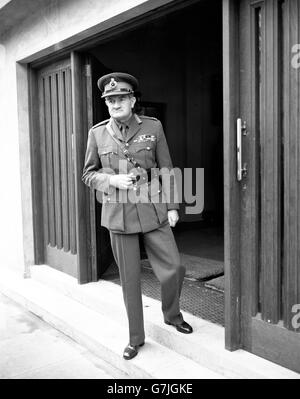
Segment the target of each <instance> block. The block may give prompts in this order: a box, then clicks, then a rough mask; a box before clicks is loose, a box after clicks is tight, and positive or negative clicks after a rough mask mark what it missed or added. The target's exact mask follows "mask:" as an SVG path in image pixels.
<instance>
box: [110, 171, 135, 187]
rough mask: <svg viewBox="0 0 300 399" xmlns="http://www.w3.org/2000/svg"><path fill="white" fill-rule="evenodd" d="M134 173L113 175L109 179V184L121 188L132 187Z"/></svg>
mask: <svg viewBox="0 0 300 399" xmlns="http://www.w3.org/2000/svg"><path fill="white" fill-rule="evenodd" d="M131 176H132V173H131V174H129V175H125V174H120V175H112V176H111V177H110V180H109V184H110V185H111V186H114V187H116V188H119V189H120V190H128V189H130V188H132V185H133V184H132V178H131Z"/></svg>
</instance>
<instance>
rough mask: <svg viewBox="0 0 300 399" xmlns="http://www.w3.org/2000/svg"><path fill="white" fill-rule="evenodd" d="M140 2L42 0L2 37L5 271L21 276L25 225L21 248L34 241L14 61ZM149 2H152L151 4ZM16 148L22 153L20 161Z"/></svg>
mask: <svg viewBox="0 0 300 399" xmlns="http://www.w3.org/2000/svg"><path fill="white" fill-rule="evenodd" d="M141 3H147V2H145V1H141V0H114V1H111V0H72V1H70V0H64V1H61V0H54V1H47V2H46V1H45V2H44V4H45V8H39V9H37V11H36V13H34V14H31V15H29V16H28V17H27V18H26V19H25V20H23V21H22V22H21V23H19V22H18V23H16V24H15V27H14V28H13V29H12V30H10V31H9V32H6V33H5V34H4V35H2V36H0V133H1V144H0V170H1V180H0V181H1V196H0V267H9V268H10V269H14V270H16V271H18V272H21V273H23V270H24V251H23V227H24V237H25V247H27V244H28V245H29V244H30V242H32V228H31V220H30V218H28V217H29V216H30V214H31V210H30V209H28V207H30V206H31V204H29V202H28V198H30V196H31V187H30V162H29V159H28V154H27V149H28V147H29V142H28V136H27V133H26V132H27V128H26V127H24V126H18V116H17V92H16V61H17V60H20V59H23V58H25V57H27V56H29V55H31V54H33V53H35V52H37V51H40V50H42V49H44V48H46V47H48V46H50V45H53V44H55V43H58V42H60V41H61V40H63V39H66V38H68V37H70V36H72V35H75V34H77V33H79V32H81V31H83V30H85V29H88V28H90V27H92V26H94V25H96V24H99V23H100V22H102V21H104V20H106V19H109V18H110V17H112V16H114V15H117V14H119V13H121V12H123V11H126V10H128V9H130V8H132V7H135V6H137V5H139V4H141ZM152 3H156V2H155V1H154V2H153V0H152ZM39 4H41V3H39ZM19 7H22V2H19ZM0 12H1V10H0ZM24 90H25V89H24ZM21 94H22V93H20V94H19V95H21ZM24 94H25V93H24ZM24 98H25V97H24ZM21 108H22V109H21V110H20V111H21V112H23V113H26V112H27V104H26V101H25V102H24V101H23V105H22V107H21ZM19 132H20V137H19ZM23 132H24V133H23ZM19 144H21V147H20V146H19ZM19 148H21V151H22V161H21V162H20V158H19ZM21 168H22V176H23V177H22V180H23V187H24V186H26V187H28V190H27V189H26V191H25V196H23V199H21V179H20V169H21ZM26 197H27V198H26ZM22 207H23V209H25V210H26V208H27V211H26V212H25V214H26V216H25V220H24V226H23V227H22ZM26 252H27V253H26V262H27V263H29V264H30V263H32V262H33V254H32V251H26Z"/></svg>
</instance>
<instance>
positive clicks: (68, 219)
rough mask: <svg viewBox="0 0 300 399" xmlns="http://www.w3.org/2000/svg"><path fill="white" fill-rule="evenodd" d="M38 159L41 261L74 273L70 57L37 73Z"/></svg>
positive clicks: (75, 260) (74, 225)
mask: <svg viewBox="0 0 300 399" xmlns="http://www.w3.org/2000/svg"><path fill="white" fill-rule="evenodd" d="M38 88H39V104H40V106H39V107H40V108H39V113H40V132H41V160H42V175H43V179H42V180H43V187H42V192H41V196H42V201H43V225H44V262H45V263H46V264H48V265H50V266H52V267H54V268H56V269H58V270H61V271H64V272H66V273H68V274H71V275H72V276H76V273H77V243H76V213H75V185H74V167H73V157H72V132H73V127H72V84H71V67H70V61H69V60H66V61H63V62H59V63H56V64H53V65H51V66H50V67H46V68H44V69H42V70H40V71H39V73H38Z"/></svg>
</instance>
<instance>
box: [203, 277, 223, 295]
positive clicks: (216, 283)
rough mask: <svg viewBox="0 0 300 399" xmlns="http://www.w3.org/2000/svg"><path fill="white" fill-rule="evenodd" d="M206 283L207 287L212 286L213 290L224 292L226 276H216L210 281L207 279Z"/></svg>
mask: <svg viewBox="0 0 300 399" xmlns="http://www.w3.org/2000/svg"><path fill="white" fill-rule="evenodd" d="M204 285H205V287H207V288H211V289H212V290H217V291H220V292H224V285H225V276H220V277H217V278H214V279H212V280H210V281H207V282H206V283H205V284H204Z"/></svg>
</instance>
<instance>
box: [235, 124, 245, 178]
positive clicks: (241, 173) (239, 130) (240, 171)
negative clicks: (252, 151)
mask: <svg viewBox="0 0 300 399" xmlns="http://www.w3.org/2000/svg"><path fill="white" fill-rule="evenodd" d="M246 134H247V127H246V122H245V121H242V119H241V118H238V119H237V121H236V159H237V180H238V181H241V180H242V178H243V177H246V176H247V164H246V163H244V164H243V162H242V155H243V153H242V135H243V136H246Z"/></svg>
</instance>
